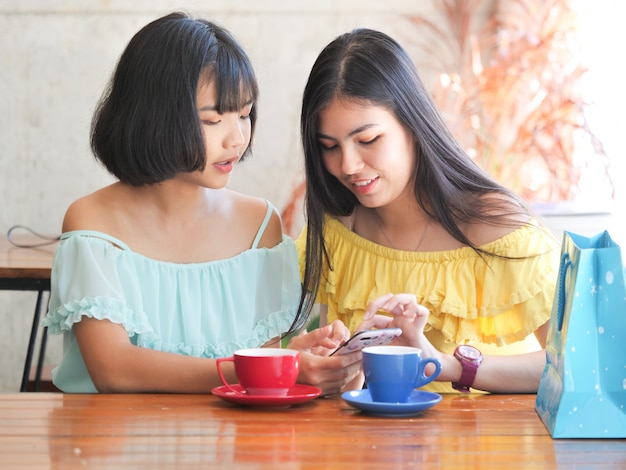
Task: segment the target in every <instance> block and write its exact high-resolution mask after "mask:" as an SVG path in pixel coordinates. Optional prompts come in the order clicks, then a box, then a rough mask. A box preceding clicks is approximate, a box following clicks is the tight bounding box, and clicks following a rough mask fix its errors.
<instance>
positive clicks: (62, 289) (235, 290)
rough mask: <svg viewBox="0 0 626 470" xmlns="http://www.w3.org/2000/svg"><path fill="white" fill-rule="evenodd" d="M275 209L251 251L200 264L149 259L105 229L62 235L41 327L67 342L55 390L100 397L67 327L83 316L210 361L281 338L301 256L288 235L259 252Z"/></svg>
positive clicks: (137, 341)
mask: <svg viewBox="0 0 626 470" xmlns="http://www.w3.org/2000/svg"><path fill="white" fill-rule="evenodd" d="M271 209H272V208H271V206H270V205H269V204H268V212H267V215H266V217H265V220H264V222H263V224H262V226H261V227H260V229H259V231H258V234H257V236H256V238H255V240H254V242H253V244H252V246H251V248H250V249H248V250H246V251H244V252H242V253H240V254H238V255H237V256H234V257H232V258H228V259H222V260H216V261H209V262H204V263H190V264H177V263H171V262H164V261H157V260H154V259H150V258H147V257H145V256H142V255H140V254H138V253H135V252H133V251H131V250H130V249H129V248H128V246H127V245H125V244H124V243H123V242H122V241H121V240H117V239H115V238H113V237H111V236H109V235H107V234H105V233H101V232H94V231H73V232H67V233H64V234H63V235H62V236H61V242H60V244H59V246H58V247H57V249H56V251H55V254H54V261H53V267H52V277H51V291H50V304H49V310H48V313H47V314H46V316H45V318H44V319H43V322H42V324H43V325H44V326H47V327H48V332H49V333H51V334H63V335H64V338H63V358H62V360H61V363H60V364H59V366H58V367H56V368H55V369H54V370H53V373H52V380H53V383H54V384H55V386H56V387H58V388H59V389H60V390H62V391H64V392H75V393H89V392H97V390H96V388H95V386H94V385H93V382H92V381H91V379H90V377H89V373H88V372H87V369H86V367H85V364H84V362H83V360H82V357H81V354H80V350H79V348H78V343H77V341H76V337H75V335H74V333H73V330H72V327H73V325H74V324H75V323H77V322H80V321H81V319H82V318H83V317H90V318H97V319H106V320H109V321H111V322H113V323H117V324H120V325H122V326H123V327H124V329H125V330H126V331H127V332H128V336H129V338H130V341H131V342H132V344H134V345H137V346H140V347H144V348H150V349H155V350H159V351H168V352H172V353H178V354H185V355H189V356H198V357H206V358H217V357H226V356H231V355H232V353H233V352H234V351H235V350H237V349H241V348H250V347H258V346H260V345H262V344H264V343H265V342H267V341H269V340H270V339H272V338H275V337H276V336H279V335H280V334H281V333H284V332H285V331H287V330H288V329H289V327H290V326H291V323H292V322H293V320H294V318H295V315H296V312H297V309H298V302H299V300H300V277H299V267H298V256H297V252H296V248H295V244H294V241H293V240H292V239H291V238H289V237H287V236H285V235H284V236H283V240H282V241H281V243H279V244H278V245H276V246H274V247H272V248H258V247H257V244H258V242H259V240H260V239H261V235H262V234H263V232H264V230H265V227H266V226H267V223H268V221H269V218H270V215H271Z"/></svg>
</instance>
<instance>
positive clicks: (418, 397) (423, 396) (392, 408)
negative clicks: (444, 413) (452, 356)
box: [341, 389, 441, 418]
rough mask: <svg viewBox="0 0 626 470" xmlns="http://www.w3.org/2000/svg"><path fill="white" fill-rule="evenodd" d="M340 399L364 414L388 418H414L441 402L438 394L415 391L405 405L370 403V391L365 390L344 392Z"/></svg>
mask: <svg viewBox="0 0 626 470" xmlns="http://www.w3.org/2000/svg"><path fill="white" fill-rule="evenodd" d="M341 398H342V399H343V400H344V401H345V402H346V403H348V404H349V405H350V406H353V407H354V408H357V409H359V410H361V411H364V412H365V413H369V414H371V415H376V416H385V417H389V418H406V417H408V416H415V415H416V414H418V413H421V412H422V411H424V410H427V409H428V408H431V407H433V406H435V405H436V404H437V403H439V402H440V401H441V395H439V394H438V393H433V392H424V391H422V390H415V391H414V392H413V393H412V394H411V399H410V400H409V401H408V402H407V403H386V402H380V401H379V402H376V401H372V396H371V395H370V391H369V390H367V389H364V390H353V391H351V392H344V393H342V394H341Z"/></svg>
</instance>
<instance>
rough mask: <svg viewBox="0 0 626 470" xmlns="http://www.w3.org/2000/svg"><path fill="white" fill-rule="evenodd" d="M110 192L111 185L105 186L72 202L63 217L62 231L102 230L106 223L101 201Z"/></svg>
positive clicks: (104, 210)
mask: <svg viewBox="0 0 626 470" xmlns="http://www.w3.org/2000/svg"><path fill="white" fill-rule="evenodd" d="M111 192H112V189H111V186H107V187H105V188H102V189H100V190H98V191H96V192H93V193H91V194H88V195H86V196H83V197H81V198H80V199H77V200H75V201H74V202H72V203H71V204H70V206H69V207H68V208H67V210H66V212H65V217H64V218H63V232H71V231H73V230H102V228H103V225H105V224H106V222H105V221H106V209H105V204H104V203H103V202H104V200H105V199H106V198H107V195H108V194H109V193H111Z"/></svg>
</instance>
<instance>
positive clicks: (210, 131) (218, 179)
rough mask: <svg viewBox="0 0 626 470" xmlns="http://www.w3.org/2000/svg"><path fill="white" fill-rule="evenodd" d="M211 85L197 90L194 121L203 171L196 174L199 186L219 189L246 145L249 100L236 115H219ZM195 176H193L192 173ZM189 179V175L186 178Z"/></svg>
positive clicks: (213, 85)
mask: <svg viewBox="0 0 626 470" xmlns="http://www.w3.org/2000/svg"><path fill="white" fill-rule="evenodd" d="M217 102H218V100H217V94H216V87H215V84H214V83H212V82H211V83H208V84H206V83H205V84H202V82H201V83H200V85H199V86H198V94H197V107H198V118H199V119H200V125H201V126H202V133H203V135H204V147H205V149H206V156H205V158H206V167H205V168H204V170H203V171H201V172H197V173H198V175H196V176H199V177H200V178H201V179H202V181H201V182H199V183H200V184H201V185H202V186H205V187H208V188H213V189H219V188H222V187H224V186H226V184H227V183H228V181H229V179H230V175H231V172H232V171H233V168H234V166H235V164H237V162H238V161H239V160H240V159H241V156H242V155H243V153H244V152H245V151H246V149H247V148H248V145H249V144H250V134H251V129H252V125H251V121H250V112H251V111H252V100H250V102H249V103H244V105H243V106H242V108H241V109H239V110H238V111H237V112H227V113H223V114H219V113H218V112H217ZM194 173H196V172H194ZM188 176H189V175H188Z"/></svg>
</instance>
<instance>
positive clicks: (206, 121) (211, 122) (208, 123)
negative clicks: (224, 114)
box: [202, 119, 222, 126]
mask: <svg viewBox="0 0 626 470" xmlns="http://www.w3.org/2000/svg"><path fill="white" fill-rule="evenodd" d="M220 122H222V120H221V119H217V120H213V121H212V120H210V119H202V124H204V125H205V126H215V125H216V124H219V123H220Z"/></svg>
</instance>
